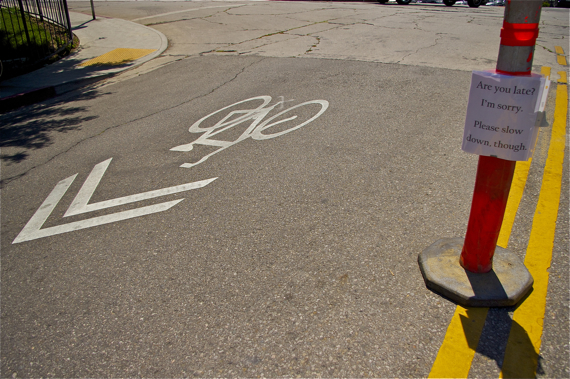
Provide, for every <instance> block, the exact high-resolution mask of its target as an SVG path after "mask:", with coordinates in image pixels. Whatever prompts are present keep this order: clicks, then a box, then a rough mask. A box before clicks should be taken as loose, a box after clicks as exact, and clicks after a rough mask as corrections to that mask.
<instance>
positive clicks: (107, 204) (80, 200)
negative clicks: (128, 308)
mask: <svg viewBox="0 0 570 379" xmlns="http://www.w3.org/2000/svg"><path fill="white" fill-rule="evenodd" d="M111 159H112V158H110V159H107V160H106V161H104V162H101V163H99V164H97V165H95V167H93V170H92V171H91V173H90V174H89V176H88V177H87V179H86V180H85V183H83V186H82V187H81V189H80V190H79V192H78V193H77V196H75V199H74V200H73V202H72V203H71V205H70V207H69V208H68V209H67V212H65V215H64V217H69V216H73V215H78V214H81V213H86V212H93V211H96V210H101V209H105V208H111V207H116V206H119V205H123V204H129V203H134V202H137V201H142V200H147V199H152V198H155V197H159V196H165V195H170V194H173V193H178V192H183V191H188V190H191V189H196V188H202V187H205V186H207V185H208V184H210V183H211V182H213V181H214V180H216V179H217V178H210V179H206V180H201V181H198V182H193V183H186V184H182V185H179V186H174V187H168V188H163V189H159V190H155V191H148V192H143V193H139V194H135V195H131V196H124V197H119V198H116V199H112V200H106V201H101V202H98V203H94V204H87V203H88V202H89V199H91V196H92V195H93V192H95V189H96V188H97V186H98V185H99V182H100V180H101V178H102V177H103V174H105V171H106V170H107V167H109V164H110V163H111ZM76 176H77V174H75V175H73V176H70V177H69V178H66V179H63V180H62V181H60V182H59V183H57V185H56V186H55V188H54V189H53V191H51V193H50V194H49V195H48V197H47V198H46V199H45V200H44V202H43V203H42V205H41V206H40V207H39V208H38V210H37V211H36V213H34V215H33V216H32V218H31V219H30V221H28V223H27V224H26V226H24V228H23V229H22V231H21V232H20V234H18V236H17V237H16V239H15V240H14V242H12V243H13V244H14V243H20V242H25V241H31V240H34V239H38V238H43V237H48V236H53V235H56V234H61V233H67V232H72V231H75V230H80V229H85V228H91V227H93V226H98V225H104V224H109V223H112V222H117V221H122V220H127V219H129V218H134V217H139V216H144V215H148V214H152V213H157V212H162V211H166V210H168V209H170V208H172V207H173V206H175V205H176V204H178V203H179V202H181V201H182V200H184V199H179V200H173V201H167V202H164V203H160V204H154V205H149V206H146V207H141V208H136V209H131V210H128V211H123V212H117V213H113V214H109V215H105V216H98V217H92V218H89V219H86V220H81V221H75V222H71V223H68V224H63V225H57V226H52V227H49V228H45V229H41V227H42V226H43V224H44V223H45V222H46V220H47V219H48V217H49V216H50V215H51V213H52V212H53V210H54V209H55V207H56V206H57V204H58V203H59V201H60V200H61V198H62V197H63V195H65V193H66V192H67V189H68V188H69V187H70V186H71V184H72V183H73V181H74V180H75V177H76Z"/></svg>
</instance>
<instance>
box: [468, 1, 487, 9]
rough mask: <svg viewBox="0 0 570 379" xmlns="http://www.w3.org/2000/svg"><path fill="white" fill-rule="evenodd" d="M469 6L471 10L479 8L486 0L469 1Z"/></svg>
mask: <svg viewBox="0 0 570 379" xmlns="http://www.w3.org/2000/svg"><path fill="white" fill-rule="evenodd" d="M467 4H468V5H469V6H470V7H471V8H477V7H479V5H483V4H485V1H484V0H467Z"/></svg>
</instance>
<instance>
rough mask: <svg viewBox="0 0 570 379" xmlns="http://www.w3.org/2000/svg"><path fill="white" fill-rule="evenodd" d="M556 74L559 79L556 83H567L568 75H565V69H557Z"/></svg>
mask: <svg viewBox="0 0 570 379" xmlns="http://www.w3.org/2000/svg"><path fill="white" fill-rule="evenodd" d="M558 75H560V79H558V83H560V84H568V75H567V72H566V71H558Z"/></svg>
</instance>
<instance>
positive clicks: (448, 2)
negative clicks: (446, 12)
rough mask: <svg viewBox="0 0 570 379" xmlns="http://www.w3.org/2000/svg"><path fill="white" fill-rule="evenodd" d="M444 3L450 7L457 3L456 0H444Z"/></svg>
mask: <svg viewBox="0 0 570 379" xmlns="http://www.w3.org/2000/svg"><path fill="white" fill-rule="evenodd" d="M443 3H444V4H445V5H447V6H448V7H452V6H453V4H455V0H443Z"/></svg>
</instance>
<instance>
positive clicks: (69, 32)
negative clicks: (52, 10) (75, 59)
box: [61, 0, 73, 41]
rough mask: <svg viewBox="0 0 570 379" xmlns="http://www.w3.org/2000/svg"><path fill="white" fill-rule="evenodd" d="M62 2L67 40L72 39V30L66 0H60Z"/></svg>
mask: <svg viewBox="0 0 570 379" xmlns="http://www.w3.org/2000/svg"><path fill="white" fill-rule="evenodd" d="M61 2H62V4H63V10H64V12H65V20H66V22H67V34H68V36H69V40H70V41H73V31H72V30H71V18H69V9H68V8H67V0H62V1H61Z"/></svg>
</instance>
